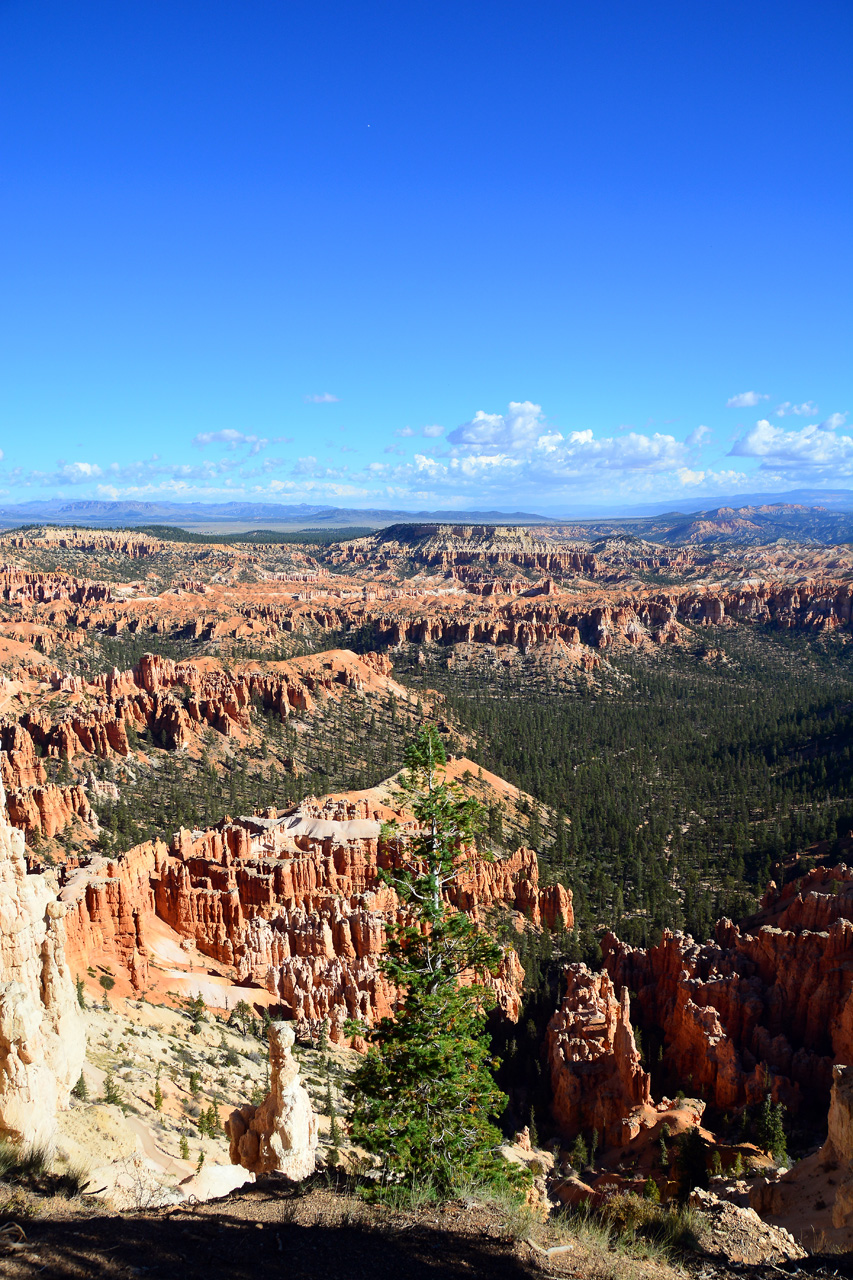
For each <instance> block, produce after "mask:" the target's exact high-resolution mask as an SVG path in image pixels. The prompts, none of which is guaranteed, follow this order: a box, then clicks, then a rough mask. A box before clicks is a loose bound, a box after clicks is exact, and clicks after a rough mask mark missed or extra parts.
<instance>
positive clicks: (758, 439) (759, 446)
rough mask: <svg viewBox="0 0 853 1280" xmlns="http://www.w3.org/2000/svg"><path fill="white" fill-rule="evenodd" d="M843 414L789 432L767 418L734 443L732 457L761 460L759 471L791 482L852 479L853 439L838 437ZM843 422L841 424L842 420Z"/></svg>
mask: <svg viewBox="0 0 853 1280" xmlns="http://www.w3.org/2000/svg"><path fill="white" fill-rule="evenodd" d="M844 416H845V415H843V414H833V415H832V416H831V418H827V419H826V421H825V422H821V423H812V424H811V425H810V426H807V427H798V428H795V429H794V430H791V431H786V430H785V429H784V428H783V427H777V426H775V425H774V424H773V423H772V422H768V420H767V419H766V418H761V419H759V421H758V422H756V424H755V426H754V427H752V429H751V430H750V431H747V432H746V433H745V434H744V435H742V436H741V437H740V438H739V439H737V440H736V441H735V443H734V444H733V445H732V448H731V449H730V451H729V456H730V457H736V458H760V459H761V464H760V470H762V471H773V472H776V473H778V474H780V475H782V476H785V478H787V479H789V480H794V479H801V480H812V481H814V480H820V479H826V480H832V479H836V478H839V477H842V476H843V477H849V476H853V436H849V435H839V434H838V433H837V428H838V427H839V426H843V425H844ZM839 419H840V421H839Z"/></svg>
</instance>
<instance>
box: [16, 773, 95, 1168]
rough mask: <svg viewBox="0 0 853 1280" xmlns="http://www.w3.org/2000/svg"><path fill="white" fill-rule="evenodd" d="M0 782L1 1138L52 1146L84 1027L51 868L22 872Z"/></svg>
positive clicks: (76, 1071)
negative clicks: (59, 1112) (57, 1115)
mask: <svg viewBox="0 0 853 1280" xmlns="http://www.w3.org/2000/svg"><path fill="white" fill-rule="evenodd" d="M25 848H26V845H25V841H24V833H23V832H22V831H18V830H16V828H14V827H12V826H11V825H10V823H9V819H8V814H7V812H6V796H5V793H4V792H3V789H2V783H0V1138H3V1139H6V1140H7V1141H11V1142H20V1143H33V1144H46V1145H50V1144H51V1143H52V1141H53V1138H54V1134H55V1131H56V1114H57V1111H58V1110H60V1109H61V1108H64V1107H67V1105H68V1101H69V1097H70V1093H71V1089H72V1087H73V1085H74V1084H75V1082H76V1081H77V1080H78V1078H79V1076H80V1070H81V1067H82V1065H83V1058H84V1056H85V1052H86V1033H85V1029H84V1025H83V1017H82V1014H81V1011H80V1007H79V1005H78V1003H77V997H76V993H75V990H74V983H73V981H72V979H71V973H70V971H69V968H68V965H67V963H66V960H65V926H64V924H63V919H62V918H63V916H64V914H65V906H64V905H63V904H62V903H60V902H59V901H58V900H57V893H56V883H55V881H54V879H53V876H52V874H51V873H49V872H48V873H45V874H43V875H28V874H27V867H26V862H25V856H24V851H25Z"/></svg>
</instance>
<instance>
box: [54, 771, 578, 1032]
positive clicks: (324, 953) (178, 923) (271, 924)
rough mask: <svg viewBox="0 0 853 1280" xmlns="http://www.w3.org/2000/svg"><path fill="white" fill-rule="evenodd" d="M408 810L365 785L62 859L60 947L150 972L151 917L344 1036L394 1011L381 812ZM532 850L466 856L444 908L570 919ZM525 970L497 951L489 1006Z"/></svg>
mask: <svg viewBox="0 0 853 1280" xmlns="http://www.w3.org/2000/svg"><path fill="white" fill-rule="evenodd" d="M394 817H396V818H398V819H402V821H403V823H404V825H405V823H406V822H407V821H408V820H407V818H406V815H405V814H401V813H398V812H397V811H395V810H394V809H392V808H389V807H388V806H387V805H386V804H383V803H381V802H380V801H378V800H377V799H376V798H375V795H374V793H373V792H366V793H363V794H361V795H360V794H359V793H353V794H352V795H351V796H344V797H341V796H338V797H328V798H326V799H325V800H316V799H313V798H309V799H307V800H305V801H303V802H302V804H300V805H299V806H297V808H296V809H294V810H291V811H289V812H287V813H284V814H282V815H278V814H277V813H276V812H275V811H272V813H271V814H270V813H269V812H268V814H267V816H261V815H254V816H251V817H244V818H238V819H230V818H228V819H223V820H222V821H221V822H220V823H218V824H217V826H216V827H213V828H210V829H208V830H207V831H201V832H189V831H180V832H178V833H177V835H176V836H175V837H174V839H173V841H172V844H171V846H168V847H167V846H166V845H165V844H163V843H162V842H154V843H148V844H144V845H139V846H137V847H136V848H134V849H131V850H130V851H129V852H128V853H127V854H126V855H125V856H124V857H123V858H121V859H118V860H116V859H109V858H102V857H94V858H91V859H89V860H88V861H87V863H86V865H85V866H68V867H66V868H65V869H64V870H63V873H62V875H63V887H62V891H61V897H62V901H63V903H64V904H65V905H66V906H67V909H68V934H69V943H68V945H69V955H70V956H71V957H72V960H73V962H74V963H75V964H76V965H77V966H78V967H79V968H80V970H81V971H82V969H83V968H85V966H86V965H87V964H88V963H90V960H91V957H92V956H97V957H98V959H99V961H100V962H105V963H110V962H117V963H118V964H120V965H121V966H122V967H123V968H124V969H126V970H127V972H128V975H129V977H130V981H131V984H132V986H133V987H134V988H135V989H136V990H143V989H144V988H145V986H146V985H147V983H148V981H149V978H150V964H149V946H148V943H147V941H146V931H147V930H148V929H150V925H151V922H152V920H153V919H154V917H155V916H156V917H159V919H161V920H163V921H164V922H165V923H167V924H168V925H169V926H170V927H171V928H172V929H174V930H175V931H176V932H177V933H178V934H179V935H181V936H182V937H183V938H186V939H187V940H189V941H191V942H192V943H193V944H194V946H195V947H197V949H198V950H199V951H200V952H201V953H202V954H204V955H208V956H210V957H211V958H213V959H215V960H217V961H219V962H220V963H222V964H225V965H227V966H228V967H229V968H230V969H231V970H232V972H233V974H234V978H235V980H237V981H238V982H251V983H255V984H258V985H260V986H262V987H264V988H265V989H266V990H267V991H268V992H270V994H272V995H274V996H275V997H276V998H277V1000H279V1001H280V1002H281V1004H282V1005H283V1006H284V1007H285V1008H287V1009H288V1010H289V1012H290V1014H291V1015H292V1017H293V1018H295V1019H298V1020H300V1021H302V1022H303V1023H307V1024H308V1025H311V1026H313V1027H314V1028H315V1029H316V1028H317V1027H319V1025H320V1024H321V1023H322V1022H323V1020H324V1019H326V1018H329V1019H330V1023H331V1032H330V1034H331V1037H332V1039H333V1040H335V1041H338V1040H340V1039H341V1038H342V1037H343V1023H344V1021H345V1020H346V1018H348V1017H351V1018H355V1019H358V1020H360V1021H363V1022H365V1023H368V1024H370V1023H372V1022H373V1021H375V1020H376V1019H377V1018H380V1017H383V1016H385V1015H386V1014H389V1013H391V1012H392V1011H393V1007H394V1001H395V999H396V994H397V993H396V991H395V990H394V989H393V988H391V987H389V985H388V984H387V982H386V981H385V979H384V977H383V976H382V974H381V973H380V971H379V957H380V954H381V952H382V949H383V947H384V945H385V929H386V925H387V923H388V922H389V921H390V920H395V919H397V918H398V917H399V914H400V912H401V910H402V908H401V904H400V903H399V902H398V900H397V898H396V895H395V894H394V892H393V890H392V889H391V888H389V887H388V886H387V885H386V884H384V883H383V881H382V879H381V877H380V871H381V870H382V869H388V868H389V867H391V866H392V864H393V858H394V853H393V850H389V849H386V848H385V847H384V846H383V844H382V842H381V840H380V830H381V822H382V821H383V820H387V819H389V818H394ZM538 876H539V868H538V863H537V859H536V855H535V853H534V852H533V851H532V850H530V849H523V848H522V849H519V850H518V851H517V852H516V853H515V854H513V855H511V856H510V857H507V858H504V859H498V860H495V861H493V862H488V861H486V860H484V859H481V858H478V857H474V858H473V859H472V861H471V865H470V868H469V869H468V870H466V871H465V872H463V873H462V874H461V875H460V880H459V883H458V884H457V885H455V886H453V887H452V889H451V890H450V891H449V893H448V902H449V905H450V906H452V907H455V908H457V909H459V910H464V911H467V912H468V913H469V914H470V915H471V916H472V918H473V919H474V920H476V921H478V922H480V923H485V922H486V919H487V916H488V914H489V912H490V910H491V908H493V907H495V906H502V907H503V908H505V909H508V910H510V911H512V912H515V913H516V918H517V920H518V923H519V926H520V927H526V926H527V925H528V924H529V925H533V926H534V927H535V926H538V925H539V924H540V923H542V922H548V923H550V924H551V925H552V926H553V925H554V924H556V923H557V922H558V921H560V922H562V925H563V927H565V928H571V927H572V925H573V923H574V920H573V914H572V901H571V894H570V893H569V892H568V891H567V890H565V889H564V888H563V887H562V886H560V885H551V886H547V887H545V888H540V886H539V880H538ZM522 976H523V973H522V970H521V967H520V965H519V962H518V957H517V955H516V953H515V952H514V951H512V950H510V951H507V953H506V957H505V960H504V965H503V968H502V971H501V973H500V974H499V975H498V976H497V978H496V979H495V980H494V990H495V995H496V998H497V1001H498V1004H499V1005H500V1007H501V1008H502V1009H503V1010H504V1011H505V1012H506V1013H507V1014H508V1015H509V1016H510V1017H517V1016H518V1011H519V1000H520V989H521V980H522Z"/></svg>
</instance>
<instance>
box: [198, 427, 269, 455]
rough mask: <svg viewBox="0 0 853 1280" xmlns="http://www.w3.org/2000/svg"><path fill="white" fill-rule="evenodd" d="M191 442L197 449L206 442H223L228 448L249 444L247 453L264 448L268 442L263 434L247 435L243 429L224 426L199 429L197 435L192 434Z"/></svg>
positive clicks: (258, 451)
mask: <svg viewBox="0 0 853 1280" xmlns="http://www.w3.org/2000/svg"><path fill="white" fill-rule="evenodd" d="M192 443H193V444H194V445H195V447H196V448H197V449H203V448H204V447H205V445H208V444H224V445H225V446H226V447H227V448H229V449H239V448H241V447H242V446H243V445H248V446H249V453H260V451H261V449H265V448H266V447H267V445H268V444H269V440H267V439H266V438H265V437H264V436H254V435H247V434H246V433H245V432H243V431H234V430H233V429H232V428H231V427H226V428H225V430H224V431H201V432H199V434H198V435H197V436H193V438H192Z"/></svg>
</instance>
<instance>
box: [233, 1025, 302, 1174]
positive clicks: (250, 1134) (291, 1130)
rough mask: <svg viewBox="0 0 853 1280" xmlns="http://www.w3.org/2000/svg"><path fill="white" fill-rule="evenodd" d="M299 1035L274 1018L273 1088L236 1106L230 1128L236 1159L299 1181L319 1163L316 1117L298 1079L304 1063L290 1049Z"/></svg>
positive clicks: (255, 1169) (271, 1042) (253, 1168)
mask: <svg viewBox="0 0 853 1280" xmlns="http://www.w3.org/2000/svg"><path fill="white" fill-rule="evenodd" d="M294 1040H295V1036H294V1034H293V1027H292V1024H291V1023H289V1022H272V1023H270V1026H269V1046H270V1092H269V1093H268V1095H267V1097H266V1098H265V1100H264V1101H263V1102H262V1103H261V1105H260V1106H259V1107H253V1106H252V1105H251V1104H250V1103H247V1104H246V1105H245V1106H242V1107H240V1108H239V1109H238V1110H237V1111H232V1113H231V1115H230V1116H229V1118H228V1120H227V1121H226V1122H225V1129H226V1132H227V1134H228V1138H229V1141H230V1144H231V1163H232V1164H239V1165H242V1167H243V1168H244V1169H248V1170H249V1171H250V1172H251V1173H254V1174H264V1173H273V1172H278V1173H283V1174H285V1176H286V1177H288V1178H290V1179H291V1180H292V1181H293V1182H299V1181H301V1180H302V1179H303V1178H307V1177H308V1176H309V1175H310V1174H312V1173H313V1172H314V1169H315V1166H316V1160H317V1117H316V1115H315V1114H314V1110H313V1108H312V1106H311V1099H310V1098H309V1096H308V1091H307V1089H306V1088H305V1086H304V1085H303V1084H301V1083H300V1080H299V1064H298V1063H297V1062H296V1060H295V1058H294V1057H293V1054H292V1053H291V1050H292V1048H293V1044H294Z"/></svg>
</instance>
